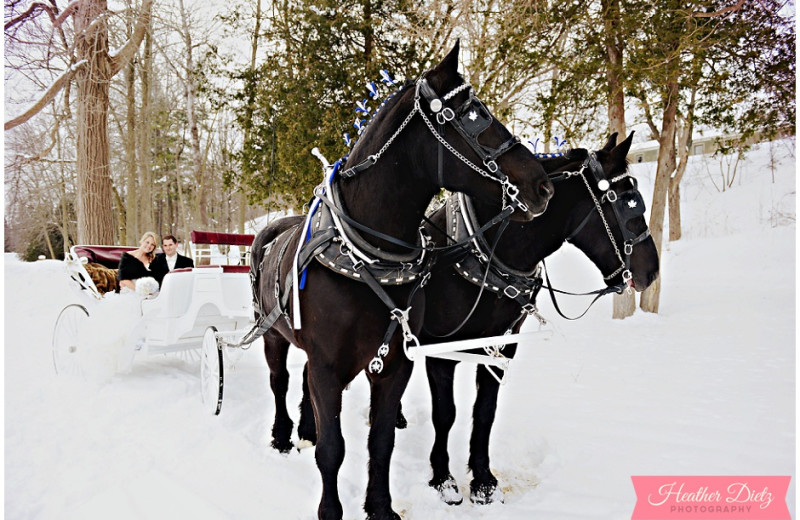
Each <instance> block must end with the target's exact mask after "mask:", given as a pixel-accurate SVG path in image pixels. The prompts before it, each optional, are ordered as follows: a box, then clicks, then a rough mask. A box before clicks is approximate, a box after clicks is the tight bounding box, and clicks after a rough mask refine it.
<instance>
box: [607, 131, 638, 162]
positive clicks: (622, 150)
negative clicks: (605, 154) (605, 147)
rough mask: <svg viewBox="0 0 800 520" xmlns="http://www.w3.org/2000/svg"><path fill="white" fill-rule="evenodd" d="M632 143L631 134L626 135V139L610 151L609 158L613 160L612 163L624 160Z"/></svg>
mask: <svg viewBox="0 0 800 520" xmlns="http://www.w3.org/2000/svg"><path fill="white" fill-rule="evenodd" d="M632 143H633V132H631V133H630V135H628V138H627V139H625V140H624V141H622V142H621V143H619V144H618V145H617V146H615V147H614V149H613V150H611V156H612V157H613V158H614V161H616V162H618V163H620V162H622V161H624V160H625V158H626V157H627V156H628V152H629V151H630V149H631V144H632Z"/></svg>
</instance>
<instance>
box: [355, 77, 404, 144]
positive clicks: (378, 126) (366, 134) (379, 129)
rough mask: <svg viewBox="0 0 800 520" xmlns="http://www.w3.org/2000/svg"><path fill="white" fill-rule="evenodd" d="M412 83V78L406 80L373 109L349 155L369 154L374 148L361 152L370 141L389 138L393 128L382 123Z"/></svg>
mask: <svg viewBox="0 0 800 520" xmlns="http://www.w3.org/2000/svg"><path fill="white" fill-rule="evenodd" d="M414 84H415V82H414V81H413V80H406V81H405V83H403V85H402V86H400V88H398V89H397V90H395V91H394V92H392V93H391V94H389V97H387V98H386V99H384V100H383V102H382V103H381V104H380V105H379V106H378V107H377V108H376V109H375V111H374V112H373V113H372V117H370V119H369V121H367V122H366V123H365V125H364V130H363V132H362V134H361V135H360V136H359V138H358V140H357V141H356V144H355V145H354V146H353V149H352V150H351V151H350V156H351V157H352V158H356V157H360V154H362V155H369V153H374V152H375V151H376V150H373V151H372V152H362V150H364V149H365V148H366V147H368V146H369V144H370V143H371V142H372V141H376V140H377V141H378V142H381V139H383V141H385V140H386V139H388V138H389V136H390V135H391V132H394V128H389V126H390V125H385V124H384V123H385V121H386V119H387V118H388V117H389V116H390V114H393V113H394V112H393V110H394V109H395V108H396V107H397V105H398V104H399V103H400V101H401V100H402V99H404V98H405V97H406V95H407V94H408V92H409V90H411V89H410V88H409V87H412V86H413V85H414Z"/></svg>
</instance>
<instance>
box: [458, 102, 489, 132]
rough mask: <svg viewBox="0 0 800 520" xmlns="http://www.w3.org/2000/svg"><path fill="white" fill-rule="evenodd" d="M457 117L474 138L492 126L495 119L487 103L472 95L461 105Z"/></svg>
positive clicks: (465, 130)
mask: <svg viewBox="0 0 800 520" xmlns="http://www.w3.org/2000/svg"><path fill="white" fill-rule="evenodd" d="M456 117H457V119H458V122H459V124H460V125H461V127H462V128H463V129H464V132H465V133H466V134H467V135H468V136H470V137H471V138H472V139H477V138H478V136H479V135H480V134H481V133H483V131H484V130H486V129H487V128H489V126H491V124H492V120H493V119H494V118H493V117H492V114H491V113H489V109H487V108H486V105H484V104H483V103H482V102H481V100H479V99H478V98H476V97H475V96H472V95H471V96H470V98H469V99H468V100H467V101H466V102H465V103H464V104H463V105H461V108H459V110H458V114H457V115H456Z"/></svg>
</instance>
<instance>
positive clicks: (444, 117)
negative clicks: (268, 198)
mask: <svg viewBox="0 0 800 520" xmlns="http://www.w3.org/2000/svg"><path fill="white" fill-rule="evenodd" d="M464 90H468V91H469V97H468V99H467V100H466V101H464V103H462V104H461V105H460V106H459V107H457V108H456V109H455V110H454V109H452V108H450V107H448V106H445V103H447V102H448V101H449V100H450V99H452V98H453V97H455V96H456V94H458V93H460V92H462V91H464ZM421 97H424V98H425V100H426V101H427V102H428V105H429V107H430V111H431V113H432V115H433V116H434V117H435V118H436V122H437V123H438V129H437V128H435V127H434V125H433V122H431V120H430V118H429V117H428V115H427V114H426V113H425V111H424V110H423V109H422V106H421V104H420V99H421ZM416 114H419V115H420V117H421V118H422V120H423V121H424V122H425V126H427V127H428V129H429V130H430V132H431V134H433V136H434V137H435V138H436V140H437V141H438V142H439V154H438V176H439V179H438V180H439V184H440V185H443V183H444V182H443V181H444V178H443V177H444V168H443V164H442V163H443V150H445V149H446V150H447V151H449V152H450V153H451V154H452V155H454V156H455V157H456V158H457V159H459V160H460V161H461V162H463V163H464V164H465V165H467V166H468V167H469V168H470V169H472V170H473V171H475V172H477V173H478V174H480V175H481V176H482V177H485V178H487V179H490V180H493V181H495V182H497V183H499V184H500V186H501V187H502V192H503V201H502V202H503V204H502V207H503V212H507V213H508V216H510V215H511V213H513V211H514V210H515V209H519V210H520V211H522V212H523V213H524V212H527V211H528V206H527V205H526V204H525V203H524V202H522V201H521V200H519V198H518V196H519V188H518V187H517V186H515V185H514V184H513V183H512V182H511V180H510V179H509V178H508V176H507V175H506V174H505V173H504V172H503V170H502V169H501V168H500V165H499V164H497V159H498V158H499V157H500V156H501V155H503V154H504V153H506V152H508V151H509V150H511V148H513V147H514V146H515V145H517V144H520V139H519V138H518V137H516V136H512V137H511V138H510V139H508V140H507V141H506V142H504V143H503V144H501V145H500V146H499V147H497V148H491V147H488V146H485V145H482V144H481V143H479V142H478V136H479V135H480V134H481V133H482V132H483V131H484V130H486V129H487V128H489V126H491V124H492V121H493V120H494V117H493V116H492V114H491V112H489V109H488V108H486V105H484V104H483V102H482V101H481V100H480V99H478V98H477V97H476V96H475V93H474V91H473V89H472V86H471V85H470V84H469V83H467V82H464V83H462V84H461V85H459V86H458V87H456V88H454V89H453V90H451V91H450V92H448V93H447V94H445V95H444V96H442V97H439V96H438V94H436V92H434V90H433V89H432V88H431V87H430V85H429V84H428V81H427V79H425V78H422V79H419V80H418V81H417V82H416V88H415V92H414V108H413V109H412V110H411V112H410V113H409V114H408V116H406V118H405V120H404V121H403V122H402V123H401V124H400V126H399V127H398V128H397V130H395V132H394V133H393V134H392V136H391V137H389V139H388V140H387V141H386V142H385V143H384V145H383V146H382V147H381V148H380V149H379V150H378V151H377V152H376V153H374V154H372V155H369V156H368V157H367V158H366V159H364V160H363V161H361V162H360V163H358V164H356V165H355V166H352V167H350V168H346V169H345V170H343V171H342V172H341V175H342V176H343V177H345V178H352V177H354V176H356V175H358V174H359V173H361V172H363V171H365V170H367V169H369V168H370V167H371V166H373V165H374V164H375V163H376V162H378V159H380V157H381V156H382V155H383V153H384V152H386V150H387V149H388V148H389V146H390V145H391V144H392V142H393V141H394V140H395V139H396V138H397V136H398V135H400V133H401V132H402V131H403V129H404V128H405V127H406V126H407V125H408V123H409V122H410V121H411V119H412V118H413V117H414V115H416ZM448 123H449V124H450V125H451V126H452V127H453V128H454V129H455V130H456V131H457V132H458V134H459V135H460V136H461V137H462V138H463V139H464V141H465V142H466V143H467V144H468V145H469V146H470V148H472V150H473V151H474V152H475V153H476V154H477V155H478V156H479V157H480V158H481V160H482V162H483V168H482V167H480V166H478V165H476V164H475V163H473V162H472V161H470V160H469V159H468V158H467V157H465V156H464V155H463V154H461V153H460V152H459V151H458V150H456V149H455V147H453V145H451V144H450V143H449V142H448V141H447V140H446V139H445V138H444V127H445V125H446V124H448Z"/></svg>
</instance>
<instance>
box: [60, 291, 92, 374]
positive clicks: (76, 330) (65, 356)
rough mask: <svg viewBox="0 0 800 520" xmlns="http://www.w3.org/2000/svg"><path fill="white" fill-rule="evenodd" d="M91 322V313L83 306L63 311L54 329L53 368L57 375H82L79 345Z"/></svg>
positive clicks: (71, 307) (80, 348)
mask: <svg viewBox="0 0 800 520" xmlns="http://www.w3.org/2000/svg"><path fill="white" fill-rule="evenodd" d="M88 321H89V311H87V310H86V307H84V306H83V305H78V304H76V303H73V304H71V305H67V306H66V307H64V308H63V309H62V310H61V313H60V314H59V315H58V318H57V319H56V325H55V327H54V328H53V366H54V367H55V370H56V374H59V375H63V374H68V375H82V374H83V368H82V367H81V363H80V359H81V354H82V348H83V347H85V346H81V345H79V342H80V338H81V332H82V331H83V330H84V328H85V326H86V323H87V322H88Z"/></svg>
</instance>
